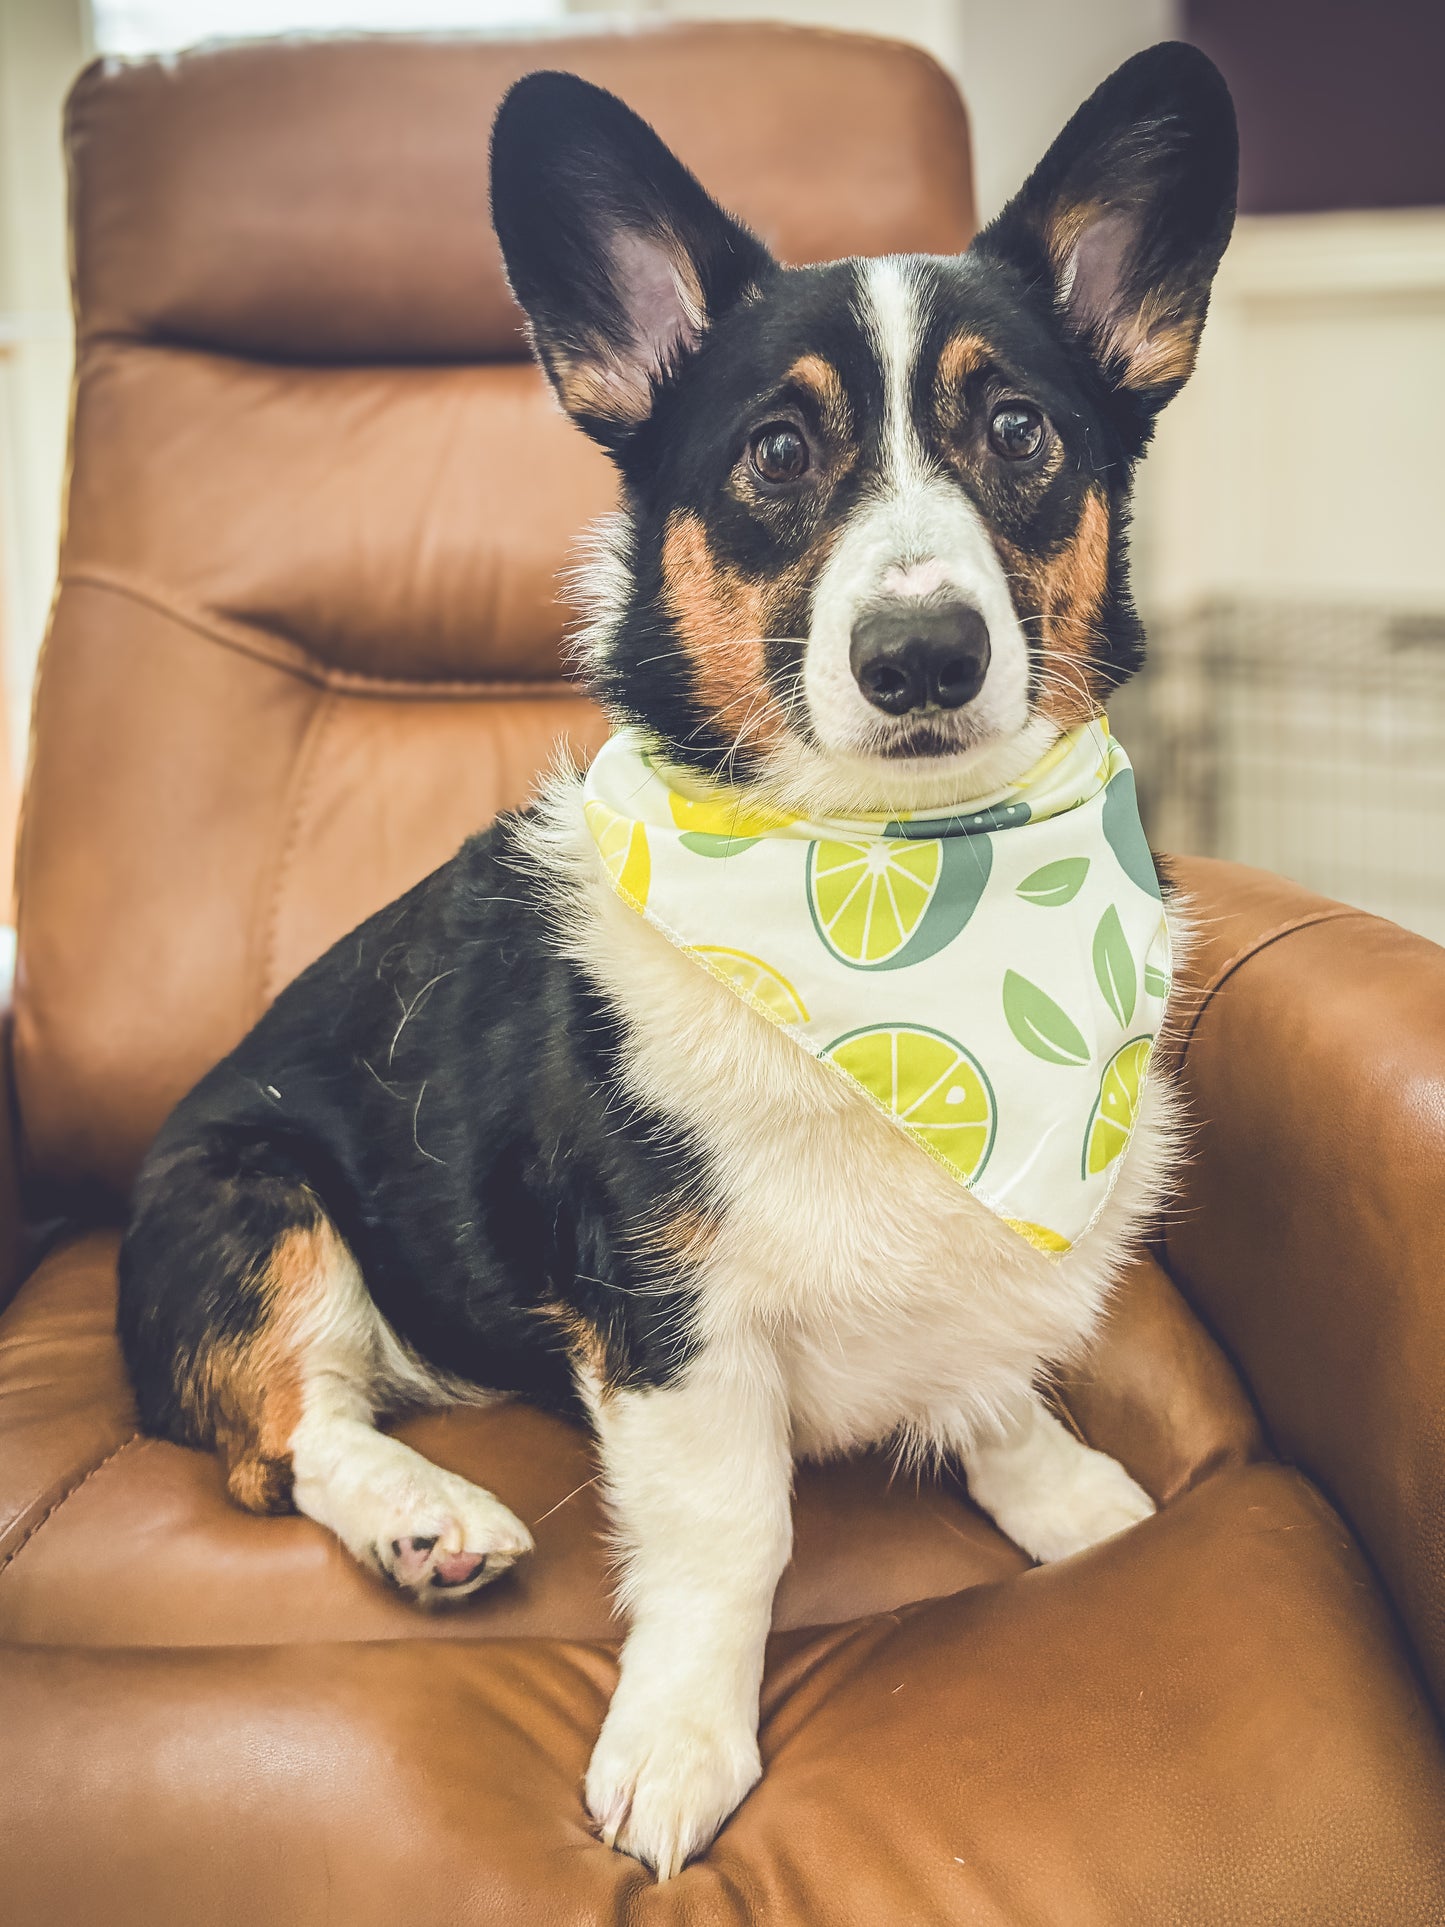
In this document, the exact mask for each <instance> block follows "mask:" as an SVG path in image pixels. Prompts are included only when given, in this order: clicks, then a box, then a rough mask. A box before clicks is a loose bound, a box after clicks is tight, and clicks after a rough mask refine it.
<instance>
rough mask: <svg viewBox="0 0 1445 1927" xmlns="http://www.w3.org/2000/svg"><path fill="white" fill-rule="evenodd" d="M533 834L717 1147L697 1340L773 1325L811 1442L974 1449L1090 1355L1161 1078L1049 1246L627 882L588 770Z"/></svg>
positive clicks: (592, 946)
mask: <svg viewBox="0 0 1445 1927" xmlns="http://www.w3.org/2000/svg"><path fill="white" fill-rule="evenodd" d="M529 840H530V842H531V845H532V848H533V851H534V854H535V855H536V857H537V858H538V860H539V861H541V862H542V863H544V864H545V865H546V867H547V868H548V870H549V871H551V872H552V873H553V874H554V875H555V876H556V877H557V879H558V888H559V892H560V893H561V900H560V901H559V904H558V910H559V916H558V928H559V931H560V933H561V941H562V943H563V946H564V948H565V949H566V951H567V953H568V954H569V956H571V957H572V958H573V959H574V960H575V961H576V962H577V963H579V964H581V965H582V966H583V968H585V969H586V971H587V972H588V974H589V975H590V976H591V977H592V979H593V980H594V981H595V982H596V983H597V985H598V987H599V988H600V989H601V990H602V991H603V993H604V994H605V995H606V997H607V998H608V1000H609V1002H610V1003H611V1004H612V1005H613V1006H614V1008H615V1009H616V1010H617V1011H618V1012H619V1014H620V1015H621V1017H622V1020H623V1024H624V1027H625V1031H626V1034H627V1042H628V1049H627V1059H626V1070H625V1076H626V1078H627V1080H628V1082H629V1083H630V1085H631V1088H632V1090H633V1092H634V1093H635V1095H636V1096H637V1098H638V1099H639V1100H640V1101H642V1102H645V1103H646V1104H647V1105H649V1106H651V1107H652V1108H654V1109H655V1110H656V1111H657V1112H659V1113H661V1114H662V1115H663V1116H665V1117H667V1118H668V1119H670V1120H671V1121H672V1122H674V1123H675V1124H677V1125H678V1126H679V1127H681V1128H682V1129H684V1130H685V1131H686V1132H687V1133H688V1134H689V1136H690V1138H691V1140H692V1142H693V1143H694V1144H696V1145H697V1146H698V1147H699V1148H700V1149H701V1151H702V1153H703V1155H704V1159H705V1162H706V1165H707V1168H708V1171H709V1175H710V1178H711V1182H712V1184H713V1186H714V1188H715V1195H716V1198H717V1201H718V1203H719V1204H720V1205H721V1206H722V1210H721V1212H720V1214H719V1215H720V1229H719V1231H718V1234H717V1236H716V1237H715V1239H714V1240H713V1241H712V1243H711V1244H710V1246H709V1247H708V1250H707V1254H706V1257H705V1259H704V1260H703V1263H702V1267H701V1271H700V1275H699V1287H700V1296H699V1304H698V1320H699V1337H700V1338H701V1339H702V1340H703V1342H704V1343H705V1344H706V1343H709V1342H713V1341H721V1342H724V1343H725V1342H727V1340H728V1338H729V1336H730V1335H731V1336H732V1337H733V1338H734V1339H736V1338H737V1337H739V1336H741V1335H743V1334H747V1335H748V1336H749V1338H750V1339H752V1340H754V1341H755V1340H756V1339H758V1338H759V1337H762V1338H763V1339H765V1342H766V1344H767V1346H768V1348H769V1350H770V1351H771V1353H772V1355H773V1356H774V1358H775V1359H776V1361H777V1365H778V1368H779V1370H780V1372H781V1375H782V1378H783V1380H784V1383H785V1385H786V1387H787V1395H788V1401H789V1408H790V1416H791V1421H792V1428H793V1438H794V1445H795V1450H796V1451H797V1452H798V1453H799V1454H800V1455H803V1456H817V1455H824V1454H830V1453H833V1452H840V1451H845V1450H848V1449H851V1448H853V1447H855V1446H859V1445H862V1444H866V1443H871V1442H875V1441H879V1440H883V1439H887V1438H893V1437H896V1438H898V1439H900V1440H901V1441H902V1443H903V1444H904V1446H905V1447H906V1448H908V1449H912V1450H917V1451H920V1452H924V1451H930V1450H943V1449H952V1450H955V1451H956V1450H958V1449H960V1448H962V1447H964V1446H965V1445H966V1444H967V1442H968V1441H969V1440H970V1439H971V1438H973V1437H974V1436H976V1435H977V1434H978V1433H979V1432H981V1431H988V1430H990V1429H992V1424H993V1421H995V1420H996V1419H997V1418H998V1417H1000V1416H1001V1415H1002V1414H1003V1413H1004V1412H1005V1411H1006V1410H1008V1409H1009V1408H1011V1407H1014V1406H1016V1405H1017V1403H1018V1401H1019V1400H1020V1398H1021V1397H1022V1396H1024V1395H1025V1394H1026V1393H1027V1391H1028V1388H1029V1387H1030V1385H1031V1384H1032V1383H1033V1382H1034V1380H1035V1379H1036V1377H1037V1376H1038V1375H1039V1373H1040V1371H1041V1370H1046V1369H1047V1368H1048V1367H1049V1366H1051V1365H1058V1364H1060V1363H1062V1362H1064V1361H1065V1360H1067V1359H1068V1358H1070V1357H1071V1356H1074V1355H1077V1353H1078V1352H1079V1350H1080V1349H1081V1348H1082V1347H1083V1346H1084V1345H1085V1344H1086V1343H1087V1341H1088V1339H1089V1338H1090V1336H1091V1335H1092V1333H1093V1331H1094V1329H1095V1327H1096V1325H1097V1323H1098V1320H1099V1318H1100V1315H1101V1313H1102V1311H1103V1309H1104V1306H1105V1303H1106V1300H1107V1294H1108V1289H1109V1286H1110V1283H1111V1281H1112V1279H1113V1277H1114V1275H1115V1274H1116V1272H1117V1270H1118V1268H1119V1266H1120V1264H1121V1263H1122V1262H1123V1260H1124V1259H1125V1258H1126V1257H1127V1255H1128V1254H1129V1252H1130V1251H1131V1250H1132V1249H1133V1248H1134V1246H1135V1243H1136V1240H1137V1237H1138V1235H1139V1233H1140V1231H1141V1230H1142V1229H1143V1228H1144V1227H1145V1226H1146V1225H1147V1223H1148V1221H1149V1218H1150V1216H1151V1215H1152V1213H1153V1212H1154V1211H1155V1210H1156V1209H1157V1207H1158V1204H1159V1202H1160V1200H1161V1197H1162V1195H1163V1194H1164V1191H1165V1189H1166V1187H1167V1183H1168V1177H1169V1172H1170V1168H1171V1164H1172V1161H1173V1158H1172V1153H1173V1150H1174V1147H1175V1145H1176V1144H1177V1141H1178V1131H1177V1129H1176V1122H1177V1103H1176V1101H1175V1099H1174V1094H1173V1092H1172V1091H1171V1090H1170V1089H1169V1087H1168V1085H1167V1084H1166V1083H1165V1081H1164V1080H1163V1079H1162V1078H1160V1077H1157V1076H1156V1077H1155V1078H1153V1079H1151V1080H1150V1083H1149V1085H1148V1086H1147V1089H1146V1094H1145V1097H1144V1100H1143V1103H1142V1105H1141V1112H1140V1117H1139V1121H1138V1124H1137V1127H1136V1129H1135V1132H1134V1136H1133V1138H1132V1140H1131V1143H1130V1147H1129V1150H1128V1152H1127V1153H1126V1157H1125V1164H1124V1168H1123V1170H1122V1171H1121V1173H1120V1176H1119V1179H1118V1181H1117V1183H1116V1185H1115V1188H1114V1191H1113V1193H1112V1195H1111V1197H1110V1199H1109V1202H1108V1204H1107V1205H1106V1206H1105V1209H1104V1211H1103V1213H1102V1214H1101V1216H1100V1217H1099V1219H1098V1221H1097V1222H1096V1223H1095V1224H1094V1226H1093V1227H1092V1229H1091V1230H1090V1231H1089V1232H1088V1233H1087V1234H1086V1235H1085V1237H1084V1238H1082V1239H1081V1240H1080V1241H1079V1242H1078V1243H1077V1244H1076V1245H1075V1247H1074V1249H1073V1250H1072V1251H1071V1252H1069V1253H1068V1254H1067V1255H1066V1256H1065V1257H1063V1258H1062V1259H1059V1260H1051V1259H1048V1258H1046V1257H1044V1256H1043V1255H1042V1253H1040V1252H1037V1251H1035V1250H1033V1249H1032V1248H1031V1247H1030V1246H1029V1245H1027V1244H1026V1243H1025V1242H1024V1241H1023V1240H1022V1239H1021V1238H1019V1237H1018V1236H1017V1234H1016V1233H1014V1232H1013V1231H1011V1230H1009V1229H1008V1228H1007V1227H1006V1226H1005V1225H1003V1224H1002V1223H1001V1222H1000V1221H999V1220H998V1219H997V1218H996V1217H995V1216H994V1215H993V1214H992V1213H991V1212H990V1211H988V1210H987V1209H986V1208H985V1207H984V1206H982V1205H981V1204H979V1203H978V1202H977V1200H976V1199H974V1198H973V1197H972V1196H971V1195H970V1194H969V1193H968V1191H967V1190H965V1189H964V1187H963V1186H962V1185H960V1184H959V1183H957V1182H956V1181H955V1180H954V1179H952V1178H951V1177H949V1176H948V1175H947V1173H946V1172H944V1171H943V1170H941V1169H940V1168H939V1167H937V1166H936V1165H934V1164H933V1163H932V1162H931V1160H930V1159H928V1158H927V1157H925V1156H924V1155H923V1154H922V1153H921V1152H920V1151H919V1149H918V1147H917V1146H916V1145H913V1144H911V1143H909V1141H908V1139H907V1138H906V1137H905V1136H904V1134H903V1133H902V1132H901V1131H899V1130H898V1129H897V1127H896V1126H895V1125H893V1124H892V1123H890V1122H889V1120H888V1119H887V1118H886V1117H884V1116H883V1115H882V1113H881V1112H879V1111H878V1110H877V1109H876V1108H875V1107H874V1106H873V1105H872V1104H871V1103H870V1102H869V1101H868V1100H867V1098H865V1097H864V1096H863V1095H862V1094H861V1093H860V1092H857V1091H855V1090H853V1089H852V1088H851V1087H850V1086H849V1085H848V1084H847V1083H846V1082H845V1081H844V1080H843V1079H842V1078H840V1077H837V1076H836V1075H835V1074H833V1073H832V1072H830V1071H829V1070H827V1069H826V1068H825V1067H824V1066H822V1065H820V1064H819V1063H818V1062H817V1061H816V1060H815V1059H813V1058H812V1057H811V1056H809V1054H808V1053H807V1052H806V1051H804V1050H803V1049H802V1048H801V1047H800V1046H799V1045H798V1044H797V1043H796V1041H795V1040H793V1039H792V1038H790V1037H788V1036H786V1035H785V1034H784V1033H783V1032H781V1031H778V1030H774V1029H773V1028H772V1027H771V1026H769V1025H768V1024H767V1023H766V1022H765V1021H763V1020H762V1019H760V1018H759V1017H758V1015H757V1014H756V1013H755V1012H754V1011H752V1010H750V1009H749V1008H748V1007H747V1006H746V1005H745V1004H743V1003H742V1002H741V1000H740V999H739V998H737V997H736V996H735V995H734V994H733V993H732V992H731V991H729V990H728V989H726V988H725V987H724V986H723V985H721V984H719V983H717V982H716V981H715V980H714V979H713V978H711V977H710V976H708V974H707V973H706V972H705V971H703V970H700V969H699V968H698V967H697V965H696V964H695V963H694V962H692V961H691V960H690V959H689V958H687V957H686V956H684V955H683V954H682V952H681V951H679V950H678V949H677V948H676V947H675V946H674V945H672V944H671V943H669V942H668V940H667V939H666V938H665V937H663V936H662V935H661V934H660V933H659V932H658V931H656V930H655V929H653V928H652V926H651V925H649V924H648V923H646V922H645V921H644V919H643V918H641V917H640V916H638V915H637V913H636V912H635V911H634V910H632V909H630V908H629V907H628V906H627V905H626V904H624V903H623V902H621V901H620V900H619V899H618V897H617V896H616V895H615V894H614V893H613V891H612V890H611V888H610V887H609V886H608V884H607V883H606V881H605V879H604V878H603V877H602V875H601V871H600V866H599V864H598V860H597V857H596V852H595V849H594V846H593V844H592V841H591V838H590V837H589V836H588V834H587V832H586V829H585V825H584V824H583V821H582V814H581V807H580V792H579V790H578V788H577V785H576V783H575V780H566V779H559V780H558V781H557V782H556V783H555V784H554V786H553V788H552V789H551V791H550V794H549V796H548V799H547V804H546V807H545V810H544V813H543V816H542V819H541V821H540V822H539V823H538V824H537V825H536V827H535V828H534V829H533V830H532V831H531V832H530V837H529ZM1171 921H1172V918H1171Z"/></svg>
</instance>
